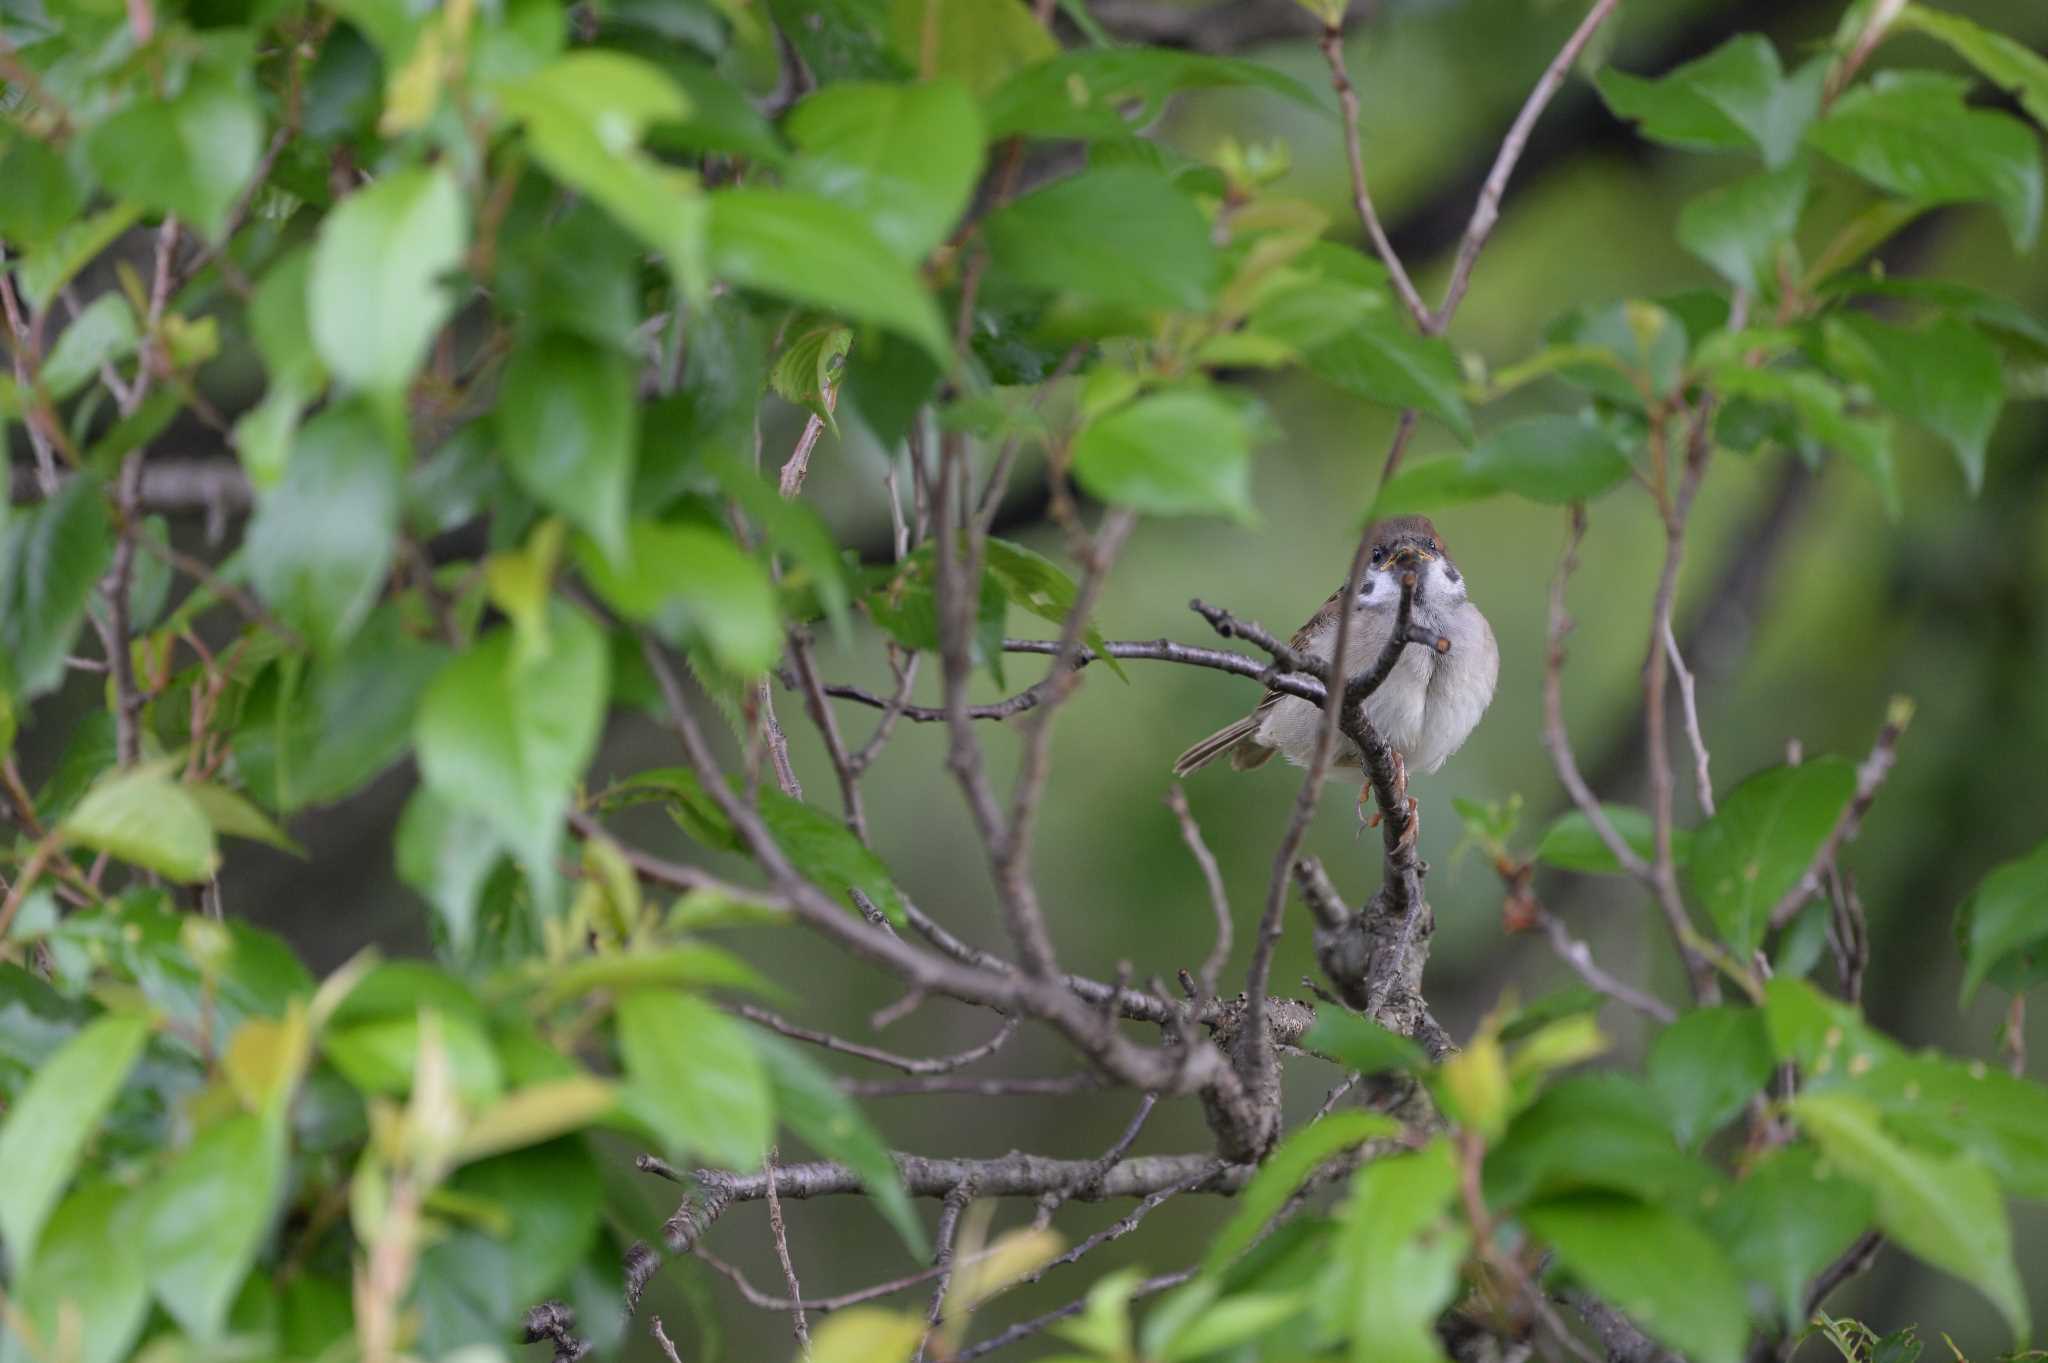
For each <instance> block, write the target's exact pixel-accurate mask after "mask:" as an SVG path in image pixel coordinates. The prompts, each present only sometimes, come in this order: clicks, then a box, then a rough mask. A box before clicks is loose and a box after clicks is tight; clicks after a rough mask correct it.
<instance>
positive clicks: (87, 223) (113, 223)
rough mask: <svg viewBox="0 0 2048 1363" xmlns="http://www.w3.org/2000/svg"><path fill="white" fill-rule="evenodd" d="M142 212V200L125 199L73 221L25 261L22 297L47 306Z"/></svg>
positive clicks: (36, 306) (20, 279) (39, 306)
mask: <svg viewBox="0 0 2048 1363" xmlns="http://www.w3.org/2000/svg"><path fill="white" fill-rule="evenodd" d="M141 216H142V206H141V205H140V204H136V203H130V202H128V201H126V200H122V201H119V202H116V203H114V204H112V205H110V206H109V207H107V208H104V209H101V210H100V211H99V212H97V213H94V214H92V215H91V216H89V217H85V218H80V219H78V220H76V221H74V222H72V223H70V224H69V225H68V226H66V227H65V228H64V229H63V230H62V231H60V232H58V233H57V234H56V235H55V236H54V237H52V238H50V239H49V240H48V241H46V242H44V243H43V245H42V248H41V249H40V250H38V251H36V252H34V253H33V254H31V255H30V256H29V257H28V259H27V260H25V261H23V262H22V266H21V270H20V272H19V274H18V276H17V279H16V285H17V287H19V288H20V290H21V292H22V297H23V301H25V302H26V303H27V304H28V305H29V306H30V307H31V308H34V309H35V310H37V311H38V312H40V311H42V310H43V309H44V308H46V307H48V306H49V305H50V300H51V299H53V298H55V297H56V296H57V292H58V290H60V289H62V288H63V287H64V286H65V285H66V284H68V283H70V282H71V280H72V279H73V278H74V277H75V276H76V275H77V274H78V272H79V271H80V270H82V269H84V268H85V267H86V266H87V265H89V264H91V263H92V262H93V260H94V259H95V258H97V257H98V255H99V254H100V252H102V251H104V250H106V249H107V247H108V246H110V245H112V244H113V242H114V239H115V238H117V237H119V236H120V235H121V234H122V233H123V232H125V231H127V230H128V229H129V228H131V227H133V226H134V225H135V223H136V220H137V219H139V218H140V217H141Z"/></svg>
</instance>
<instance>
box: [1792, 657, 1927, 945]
mask: <svg viewBox="0 0 2048 1363" xmlns="http://www.w3.org/2000/svg"><path fill="white" fill-rule="evenodd" d="M1912 722H1913V702H1911V701H1910V700H1907V699H1906V698H1905V697H1903V696H1896V697H1894V698H1893V699H1892V703H1891V706H1890V708H1889V709H1888V710H1887V711H1886V713H1885V720H1884V724H1883V726H1882V727H1881V728H1879V729H1878V731H1877V741H1876V742H1875V743H1873V744H1871V747H1870V755H1869V756H1868V757H1866V758H1864V759H1863V761H1862V763H1861V765H1859V766H1858V767H1857V768H1856V789H1855V791H1854V793H1853V794H1851V796H1850V797H1849V803H1848V804H1846V805H1844V806H1843V807H1842V812H1841V814H1840V815H1838V816H1837V817H1836V819H1835V825H1834V827H1833V828H1830V829H1829V830H1828V835H1827V837H1826V838H1824V839H1822V840H1821V845H1820V846H1819V847H1817V848H1815V849H1814V853H1813V858H1812V860H1810V861H1809V862H1807V864H1806V870H1805V871H1803V872H1801V873H1800V876H1799V879H1798V881H1797V882H1795V883H1794V884H1793V886H1792V888H1791V889H1789V890H1787V891H1785V893H1784V895H1783V897H1781V898H1780V899H1779V900H1778V902H1777V903H1776V904H1774V905H1773V906H1772V907H1771V917H1770V924H1771V927H1772V928H1773V929H1778V928H1782V927H1784V926H1785V925H1786V924H1787V923H1789V922H1791V921H1792V915H1794V914H1796V913H1798V912H1799V908H1800V906H1801V905H1802V904H1804V903H1805V902H1806V901H1807V899H1808V898H1809V897H1810V896H1811V895H1812V894H1813V893H1814V891H1816V890H1818V889H1819V888H1820V884H1821V875H1822V873H1823V872H1824V871H1825V870H1826V868H1827V866H1828V863H1829V862H1831V861H1833V860H1834V858H1835V853H1836V852H1837V851H1838V850H1840V848H1841V846H1842V844H1843V843H1845V842H1849V841H1852V840H1853V839H1854V838H1855V837H1856V830H1857V829H1858V828H1859V827H1861V826H1862V823H1863V816H1864V815H1865V814H1867V813H1868V812H1869V811H1870V805H1871V802H1872V801H1873V800H1875V799H1876V798H1877V792H1878V789H1879V788H1880V787H1881V786H1883V785H1884V778H1885V777H1886V776H1887V775H1889V774H1890V773H1891V769H1892V764H1893V763H1894V762H1896V761H1897V760H1898V756H1899V738H1900V736H1901V735H1902V734H1904V733H1905V732H1906V726H1907V725H1908V724H1910V723H1912Z"/></svg>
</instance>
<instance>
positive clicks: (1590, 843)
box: [1536, 805, 1693, 875]
mask: <svg viewBox="0 0 2048 1363" xmlns="http://www.w3.org/2000/svg"><path fill="white" fill-rule="evenodd" d="M1600 808H1601V810H1602V812H1604V813H1605V814H1606V815H1607V822H1609V823H1610V824H1612V825H1614V831H1615V832H1617V833H1619V834H1621V840H1622V841H1623V842H1625V843H1627V844H1628V846H1629V849H1630V850H1631V851H1633V852H1634V853H1635V854H1636V855H1637V856H1639V857H1641V858H1642V859H1643V860H1644V861H1652V860H1655V858H1656V854H1657V848H1656V838H1655V829H1654V827H1653V826H1652V824H1651V822H1650V815H1649V812H1648V811H1647V810H1642V809H1637V808H1636V807H1635V806H1633V805H1602V806H1600ZM1692 842H1693V832H1692V830H1691V829H1690V828H1674V829H1672V830H1671V860H1672V864H1674V865H1676V866H1680V867H1683V866H1685V865H1686V864H1687V863H1688V862H1690V861H1691V860H1692ZM1536 860H1538V861H1540V862H1542V863H1543V864H1544V865H1546V866H1555V867H1557V868H1559V869H1560V870H1565V871H1594V872H1599V873H1602V874H1605V875H1618V874H1620V872H1621V863H1620V862H1618V861H1616V860H1615V859H1614V853H1613V852H1612V851H1610V850H1608V846H1607V843H1606V842H1605V841H1604V840H1603V839H1602V838H1601V836H1600V834H1599V833H1598V832H1597V831H1596V830H1595V829H1594V827H1593V822H1592V820H1590V819H1588V818H1587V817H1586V816H1585V815H1584V814H1583V813H1581V812H1580V811H1578V810H1576V809H1570V810H1566V811H1565V812H1564V813H1562V814H1560V815H1558V816H1557V818H1556V819H1554V820H1552V821H1551V825H1550V827H1549V828H1547V829H1545V830H1544V831H1543V841H1542V842H1540V843H1538V844H1537V845H1536Z"/></svg>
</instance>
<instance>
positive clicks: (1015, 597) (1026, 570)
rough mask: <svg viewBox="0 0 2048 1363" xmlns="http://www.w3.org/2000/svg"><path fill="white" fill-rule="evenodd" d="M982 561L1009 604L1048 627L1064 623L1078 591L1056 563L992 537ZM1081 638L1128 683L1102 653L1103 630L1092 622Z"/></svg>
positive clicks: (985, 545)
mask: <svg viewBox="0 0 2048 1363" xmlns="http://www.w3.org/2000/svg"><path fill="white" fill-rule="evenodd" d="M982 562H983V564H984V565H985V566H986V568H987V571H988V574H989V576H991V577H993V578H994V579H995V580H996V582H997V584H998V585H999V586H1001V587H1002V589H1003V595H1004V596H1006V597H1008V598H1009V600H1010V603H1011V604H1012V605H1016V606H1022V607H1023V608H1024V609H1025V610H1027V611H1029V612H1031V613H1032V614H1033V615H1035V616H1037V617H1038V618H1039V619H1041V620H1044V621H1047V622H1048V623H1050V624H1055V625H1064V624H1066V621H1067V613H1068V612H1069V611H1071V610H1072V609H1073V606H1074V599H1075V594H1076V591H1077V589H1076V587H1075V586H1074V579H1073V578H1071V577H1069V576H1067V573H1066V571H1065V570H1064V569H1062V568H1061V567H1060V566H1059V565H1058V564H1056V563H1054V562H1053V561H1052V560H1051V559H1049V558H1047V557H1046V556H1045V555H1043V554H1041V553H1039V552H1038V551H1037V550H1035V549H1031V548H1027V547H1026V546H1024V545H1021V544H1013V543H1011V542H1010V541H1009V540H1004V539H996V538H995V537H993V536H991V537H989V538H988V539H987V540H985V541H984V542H983V544H982ZM1081 639H1082V642H1083V643H1085V644H1087V646H1088V647H1090V648H1092V649H1094V650H1095V652H1096V654H1097V656H1099V657H1100V658H1101V660H1102V664H1103V666H1105V667H1107V668H1108V669H1109V670H1110V671H1112V672H1114V673H1116V675H1117V676H1118V677H1120V678H1122V679H1123V680H1125V681H1129V680H1130V678H1129V677H1128V676H1125V674H1124V669H1123V665H1122V664H1121V663H1119V662H1118V661H1117V660H1116V659H1114V658H1112V657H1110V656H1109V654H1108V653H1107V652H1106V651H1105V645H1104V642H1103V638H1102V631H1101V630H1099V629H1097V628H1096V627H1095V625H1094V623H1093V622H1092V621H1091V622H1090V623H1089V625H1088V627H1087V629H1086V630H1084V631H1083V632H1082V635H1081Z"/></svg>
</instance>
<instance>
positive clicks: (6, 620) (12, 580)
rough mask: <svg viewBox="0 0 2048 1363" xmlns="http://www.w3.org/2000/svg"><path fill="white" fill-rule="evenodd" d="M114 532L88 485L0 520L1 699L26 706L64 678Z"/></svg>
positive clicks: (86, 481)
mask: <svg viewBox="0 0 2048 1363" xmlns="http://www.w3.org/2000/svg"><path fill="white" fill-rule="evenodd" d="M113 555H114V532H113V527H112V525H111V524H110V523H109V522H108V519H107V506H106V502H105V501H104V500H102V498H101V497H100V490H99V488H98V487H97V486H95V485H94V483H93V481H92V479H90V478H86V477H83V476H80V477H76V478H72V479H70V480H69V481H67V482H66V483H65V484H64V486H63V487H62V488H60V489H58V492H57V495H56V496H54V497H52V498H51V499H50V500H49V501H47V502H45V503H43V504H42V505H41V506H39V507H37V508H35V510H33V511H30V512H28V513H27V514H26V515H24V514H22V513H20V512H10V513H8V514H7V515H6V516H4V517H0V693H7V694H11V695H12V696H14V697H15V698H16V699H17V700H18V701H20V700H32V699H34V698H35V697H36V696H39V695H41V694H43V693H44V692H45V691H48V690H51V689H52V688H54V687H55V686H56V685H57V684H58V683H60V682H61V681H63V680H64V657H65V655H66V654H67V653H69V652H70V651H71V641H72V640H73V639H74V638H76V637H77V635H78V627H79V625H81V624H82V623H84V621H85V610H86V606H87V605H88V604H89V603H90V602H91V600H92V592H93V587H94V585H95V584H97V583H98V581H99V580H100V576H101V574H103V573H105V572H106V570H107V565H108V564H109V563H110V562H111V561H112V560H113Z"/></svg>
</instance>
